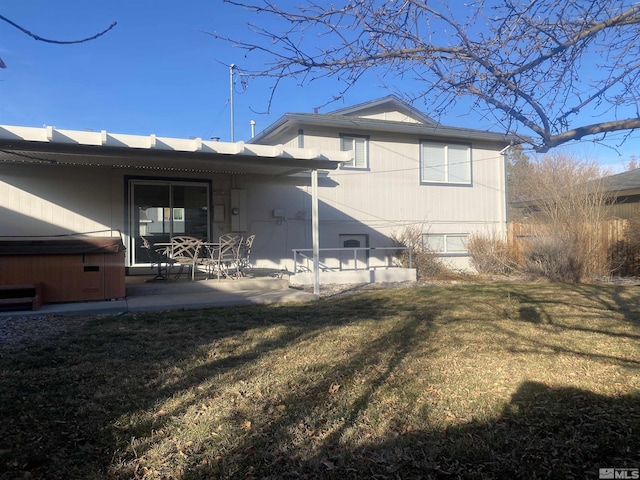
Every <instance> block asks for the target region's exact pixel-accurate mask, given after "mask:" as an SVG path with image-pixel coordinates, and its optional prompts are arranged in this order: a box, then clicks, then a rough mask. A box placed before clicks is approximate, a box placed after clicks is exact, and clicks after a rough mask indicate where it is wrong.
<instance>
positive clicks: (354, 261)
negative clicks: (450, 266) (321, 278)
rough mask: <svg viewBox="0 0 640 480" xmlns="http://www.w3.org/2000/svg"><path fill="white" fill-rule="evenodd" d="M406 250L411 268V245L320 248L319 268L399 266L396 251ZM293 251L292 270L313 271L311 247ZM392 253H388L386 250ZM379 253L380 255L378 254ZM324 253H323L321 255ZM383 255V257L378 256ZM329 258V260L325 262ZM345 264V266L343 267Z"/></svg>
mask: <svg viewBox="0 0 640 480" xmlns="http://www.w3.org/2000/svg"><path fill="white" fill-rule="evenodd" d="M403 250H408V252H409V268H413V249H412V248H411V247H344V248H321V249H320V270H321V271H341V270H371V269H376V268H400V265H399V262H398V261H397V260H396V262H394V261H393V260H394V259H397V257H398V252H399V251H403ZM292 251H293V272H294V273H297V272H298V269H299V268H300V271H307V272H311V271H313V249H312V248H294V249H292ZM388 251H391V252H392V254H391V255H388V254H387V252H388ZM325 252H345V253H347V252H353V256H351V255H340V253H338V254H337V255H336V256H333V257H329V256H327V255H326V253H325ZM379 253H381V254H382V255H378V254H379ZM323 254H324V255H323ZM380 257H383V258H380ZM327 260H329V262H327ZM345 266H346V268H345Z"/></svg>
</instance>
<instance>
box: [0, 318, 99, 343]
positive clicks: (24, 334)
mask: <svg viewBox="0 0 640 480" xmlns="http://www.w3.org/2000/svg"><path fill="white" fill-rule="evenodd" d="M93 317H95V315H93V316H92V315H85V316H77V317H70V316H56V315H30V316H20V315H15V316H9V317H0V347H3V346H7V345H18V344H24V343H28V342H32V341H34V340H40V339H43V338H48V337H54V336H58V335H62V334H64V333H65V332H68V331H69V330H71V329H74V328H79V327H81V326H82V325H84V324H85V323H87V322H88V321H89V320H90V319H91V318H93Z"/></svg>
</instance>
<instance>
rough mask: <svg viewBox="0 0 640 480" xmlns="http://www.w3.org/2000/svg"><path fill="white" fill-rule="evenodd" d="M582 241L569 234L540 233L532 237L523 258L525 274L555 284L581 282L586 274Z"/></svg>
mask: <svg viewBox="0 0 640 480" xmlns="http://www.w3.org/2000/svg"><path fill="white" fill-rule="evenodd" d="M582 250H583V249H582V248H581V242H580V241H579V238H578V237H577V236H576V235H571V234H568V233H565V234H562V233H557V232H556V233H550V234H547V235H543V234H538V235H534V236H533V237H530V238H529V239H528V240H527V242H526V245H525V248H524V251H523V256H524V261H523V263H524V265H523V269H524V271H525V273H527V274H529V275H532V276H536V277H542V278H546V279H547V280H550V281H552V282H580V281H582V280H583V279H584V277H585V274H586V265H585V263H584V261H583V258H584V255H583V253H582Z"/></svg>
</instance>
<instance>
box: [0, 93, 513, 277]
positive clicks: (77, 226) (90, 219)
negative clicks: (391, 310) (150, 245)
mask: <svg viewBox="0 0 640 480" xmlns="http://www.w3.org/2000/svg"><path fill="white" fill-rule="evenodd" d="M512 140H513V139H512V138H510V137H507V136H505V135H501V134H497V133H490V132H485V131H479V130H471V129H465V128H454V127H445V126H443V125H440V124H439V123H437V122H435V121H433V120H432V119H430V118H429V117H427V116H426V115H424V114H422V113H420V112H418V111H416V110H415V109H413V108H412V107H410V106H409V105H407V104H405V103H403V102H401V101H400V100H398V99H397V98H396V97H394V96H389V97H385V98H383V99H380V100H376V101H373V102H368V103H366V104H362V105H358V106H355V107H351V108H346V109H342V110H339V111H336V112H333V113H331V114H328V115H321V114H287V115H285V116H283V117H282V118H281V119H280V120H278V121H277V122H275V123H274V124H273V125H271V126H270V127H268V128H267V129H266V130H265V131H264V132H262V133H260V134H258V135H257V136H256V137H254V138H253V139H251V140H250V141H249V142H247V143H246V144H245V143H243V142H237V143H225V142H212V141H204V140H202V139H199V138H196V139H175V138H164V137H156V136H155V135H150V136H138V135H120V134H111V133H108V132H105V131H102V132H84V131H69V130H58V129H55V128H53V127H43V128H30V127H14V126H0V219H1V221H0V236H32V235H63V234H68V233H82V232H97V231H104V230H108V231H115V232H117V234H121V235H122V238H123V241H124V244H125V247H126V248H127V254H126V267H127V272H128V273H129V274H133V273H137V272H147V273H148V272H149V263H148V257H147V256H146V254H145V251H144V250H143V249H142V248H141V247H142V239H141V237H142V236H146V237H151V238H153V239H155V240H157V241H166V240H167V239H168V238H169V237H170V236H172V235H176V234H183V235H192V236H196V237H198V238H202V239H207V240H213V239H216V238H217V237H218V236H219V235H221V234H223V233H227V232H231V231H234V232H240V233H242V234H244V235H250V234H255V235H256V241H255V243H254V248H253V251H252V264H253V265H254V266H256V267H264V268H276V269H282V270H285V269H286V270H288V271H289V272H292V271H293V269H294V266H295V265H294V257H293V249H311V247H312V204H313V201H312V200H313V197H312V187H311V180H310V177H311V176H310V174H309V172H310V171H311V170H314V169H315V170H320V172H321V174H320V175H319V176H320V180H319V188H318V189H317V190H318V197H317V198H318V203H319V239H320V247H321V248H322V249H327V248H337V247H351V248H354V247H361V248H364V247H371V248H382V247H391V246H392V236H393V235H394V234H400V233H401V232H402V230H403V229H405V228H407V227H414V228H416V227H417V228H420V229H422V231H423V232H424V241H425V243H426V244H427V245H428V246H429V247H430V248H432V249H433V250H435V251H438V252H440V253H441V254H442V255H443V256H445V257H447V258H449V259H450V260H451V261H452V262H453V263H454V265H456V266H459V267H461V268H466V267H468V266H469V262H468V257H467V253H466V240H467V239H468V237H469V235H470V234H472V233H474V232H481V233H498V234H500V233H504V232H505V227H506V197H505V162H504V158H503V155H502V153H503V152H504V150H505V148H506V147H507V146H508V145H509V144H510V143H511V142H512ZM339 162H343V163H339ZM339 165H341V166H339ZM305 255H309V256H310V252H306V253H305ZM391 256H392V255H391V252H390V251H387V250H380V251H379V252H376V251H375V250H370V251H363V250H353V251H350V252H349V253H345V252H343V251H323V252H322V260H321V266H322V268H323V270H325V271H329V270H334V271H349V270H353V269H356V268H357V269H360V270H362V269H366V268H367V267H371V268H380V267H384V266H385V265H388V264H389V263H390V262H391ZM380 262H381V263H380ZM308 265H309V263H308V261H307V262H305V261H303V260H300V261H299V263H298V264H297V266H300V267H308ZM370 278H371V279H373V278H374V277H370Z"/></svg>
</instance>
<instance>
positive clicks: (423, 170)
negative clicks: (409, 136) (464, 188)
mask: <svg viewBox="0 0 640 480" xmlns="http://www.w3.org/2000/svg"><path fill="white" fill-rule="evenodd" d="M425 147H430V148H435V149H441V153H440V155H439V158H438V159H437V160H436V161H437V162H438V163H437V164H435V165H428V164H427V161H428V160H429V159H428V158H427V154H426V153H425ZM462 150H465V153H466V155H465V157H466V158H465V160H464V163H463V164H461V163H460V161H459V160H457V159H453V158H452V157H453V156H454V153H453V152H456V151H457V152H461V151H462ZM460 165H462V168H459V166H460ZM452 167H454V168H452ZM464 167H466V168H464ZM458 170H464V171H463V175H464V177H463V178H460V179H456V178H455V175H456V174H455V173H453V172H457V171H458ZM429 172H431V174H432V175H428V173H429ZM434 173H436V174H438V176H439V177H441V178H436V177H435V176H433V174H434ZM471 173H472V172H471V145H470V144H468V143H444V142H435V141H431V140H421V141H420V183H424V184H440V185H471Z"/></svg>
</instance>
